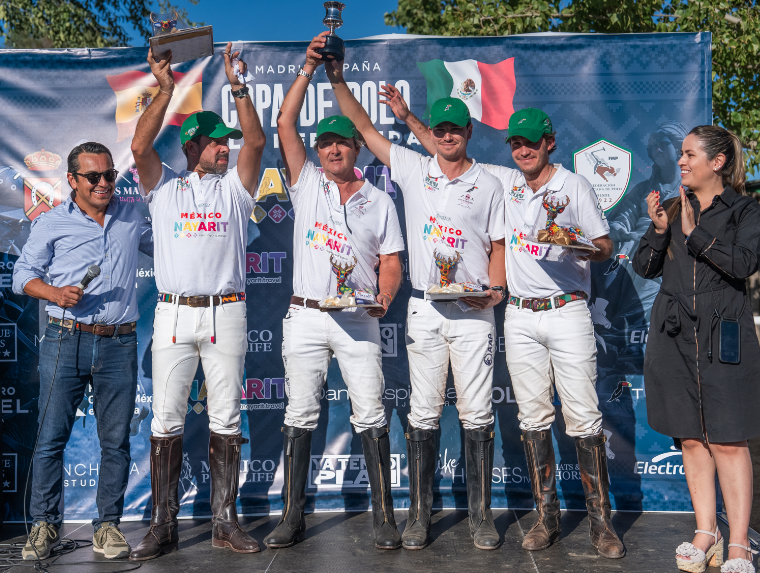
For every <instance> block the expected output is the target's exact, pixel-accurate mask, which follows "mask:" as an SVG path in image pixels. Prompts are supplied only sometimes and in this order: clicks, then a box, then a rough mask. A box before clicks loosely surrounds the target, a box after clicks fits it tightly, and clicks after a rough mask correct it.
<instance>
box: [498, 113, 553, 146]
mask: <svg viewBox="0 0 760 573" xmlns="http://www.w3.org/2000/svg"><path fill="white" fill-rule="evenodd" d="M553 131H554V130H553V129H552V120H551V119H549V116H548V115H546V114H545V113H544V112H543V111H541V110H540V109H536V108H535V107H526V108H525V109H521V110H520V111H516V112H515V113H513V114H512V116H511V117H510V118H509V130H508V132H507V133H508V135H507V138H506V139H505V140H504V141H505V142H506V143H509V140H510V138H512V137H515V136H516V135H519V136H521V137H524V138H525V139H528V140H530V141H532V142H533V143H536V142H537V141H538V140H539V139H541V137H543V136H544V135H551V133H552V132H553Z"/></svg>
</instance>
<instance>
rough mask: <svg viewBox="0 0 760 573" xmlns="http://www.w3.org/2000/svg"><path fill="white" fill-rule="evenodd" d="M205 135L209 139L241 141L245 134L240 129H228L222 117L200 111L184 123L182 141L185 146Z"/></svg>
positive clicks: (181, 132)
mask: <svg viewBox="0 0 760 573" xmlns="http://www.w3.org/2000/svg"><path fill="white" fill-rule="evenodd" d="M199 135H205V136H207V137H211V138H216V137H231V138H232V139H241V138H242V137H243V132H242V131H240V130H239V129H233V128H231V127H227V126H226V125H225V124H224V121H223V120H222V118H221V117H219V116H218V115H217V114H215V113H214V112H213V111H199V112H198V113H194V114H193V115H191V116H190V117H188V118H187V119H186V120H185V121H183V122H182V127H181V128H180V141H181V142H182V145H185V143H187V142H188V141H190V140H191V139H192V138H193V137H197V136H199Z"/></svg>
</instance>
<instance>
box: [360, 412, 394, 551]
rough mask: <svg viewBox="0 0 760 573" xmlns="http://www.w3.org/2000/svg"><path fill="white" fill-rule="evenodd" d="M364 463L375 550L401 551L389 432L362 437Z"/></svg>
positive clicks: (370, 431) (377, 430)
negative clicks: (367, 477) (394, 502)
mask: <svg viewBox="0 0 760 573" xmlns="http://www.w3.org/2000/svg"><path fill="white" fill-rule="evenodd" d="M361 436H362V449H363V450H364V459H365V460H366V461H367V473H368V474H369V484H370V487H371V489H372V525H373V527H374V529H375V547H377V548H378V549H398V548H399V547H401V535H399V532H398V529H397V528H396V520H395V518H394V516H393V497H391V444H390V440H389V439H388V428H387V427H383V428H369V429H368V430H364V431H363V432H362V433H361Z"/></svg>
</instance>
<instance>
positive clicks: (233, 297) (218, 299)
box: [158, 292, 245, 308]
mask: <svg viewBox="0 0 760 573" xmlns="http://www.w3.org/2000/svg"><path fill="white" fill-rule="evenodd" d="M212 298H213V299H214V306H219V305H220V304H227V303H229V302H238V301H239V300H243V301H244V300H245V293H244V292H233V293H232V294H225V295H222V296H219V295H215V296H213V297H210V296H177V295H176V294H167V293H164V292H162V293H159V294H158V302H168V303H174V302H175V301H176V300H177V299H179V302H178V304H183V305H186V306H190V307H193V308H200V307H207V306H211V305H210V304H209V303H210V300H211V299H212Z"/></svg>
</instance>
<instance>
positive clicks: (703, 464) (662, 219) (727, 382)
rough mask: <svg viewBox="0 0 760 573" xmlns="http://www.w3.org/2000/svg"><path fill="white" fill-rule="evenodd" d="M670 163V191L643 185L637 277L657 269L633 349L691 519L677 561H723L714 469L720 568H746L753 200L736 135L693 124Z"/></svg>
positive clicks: (755, 352) (756, 230)
mask: <svg viewBox="0 0 760 573" xmlns="http://www.w3.org/2000/svg"><path fill="white" fill-rule="evenodd" d="M678 165H679V166H680V168H681V180H682V184H683V185H682V186H681V189H680V198H678V197H676V198H674V199H671V200H669V201H666V202H665V203H664V204H660V201H659V194H658V192H656V191H653V192H652V193H651V194H650V196H649V198H648V199H647V203H648V211H649V216H650V217H651V219H652V224H651V225H650V226H649V229H648V231H647V232H646V234H645V235H644V236H643V237H642V239H641V242H640V244H639V249H638V251H637V253H636V255H635V257H634V260H633V267H634V269H635V271H636V272H637V273H638V274H639V275H641V276H642V277H644V278H648V279H654V278H657V277H662V286H661V288H660V292H659V294H658V295H657V298H656V299H655V302H654V305H653V306H652V318H651V323H650V331H649V339H648V342H647V348H646V355H645V358H644V383H645V387H646V398H647V416H648V421H649V425H650V426H651V427H652V428H653V429H654V430H656V431H658V432H660V433H662V434H665V435H668V436H672V437H673V438H674V441H675V443H676V447H680V448H681V449H682V450H683V464H684V470H685V473H686V481H687V483H688V485H689V492H690V494H691V501H692V505H693V506H694V512H695V514H696V518H697V532H696V535H695V537H694V539H693V540H692V542H691V543H682V544H681V545H680V546H679V547H678V548H677V550H676V553H677V556H676V562H677V565H678V568H679V569H681V570H683V571H697V572H701V571H704V570H705V566H706V565H707V564H708V562H709V564H710V565H721V564H722V563H723V539H721V536H720V532H719V531H718V529H717V524H716V515H715V472H716V470H717V472H718V479H719V481H720V486H721V491H722V493H723V501H724V504H725V508H726V512H727V514H728V521H729V527H730V530H731V535H730V539H729V541H730V543H729V547H728V558H729V561H727V562H726V563H723V567H722V568H721V571H722V572H723V573H755V568H754V567H753V565H752V554H751V553H750V550H749V542H748V539H747V530H748V527H749V515H750V508H751V505H752V465H751V462H750V457H749V449H748V448H747V439H748V438H752V437H754V436H757V435H759V434H760V384H758V380H757V376H758V373H759V372H760V345H759V344H758V340H757V335H756V334H755V325H754V321H753V317H752V309H751V308H750V304H749V300H748V296H747V292H746V289H745V279H747V278H748V277H749V276H750V275H752V274H753V273H755V271H756V270H757V269H758V247H759V246H760V206H758V204H757V203H756V202H755V201H754V200H752V199H750V198H749V197H747V196H745V195H744V180H745V172H744V158H743V153H742V145H741V142H740V141H739V138H738V137H737V136H736V135H734V134H733V133H731V132H729V131H726V130H725V129H723V128H721V127H717V126H700V127H695V128H694V129H692V130H691V132H690V133H689V135H688V136H687V137H686V139H684V141H683V146H682V155H681V158H680V160H679V162H678ZM684 187H686V188H688V189H687V190H685V189H684ZM731 321H738V325H737V323H736V322H731ZM737 326H738V328H737ZM732 329H733V331H734V332H735V331H737V330H738V331H739V337H738V338H739V341H737V340H736V336H734V337H731V336H729V334H731V332H732ZM737 362H738V363H737Z"/></svg>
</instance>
